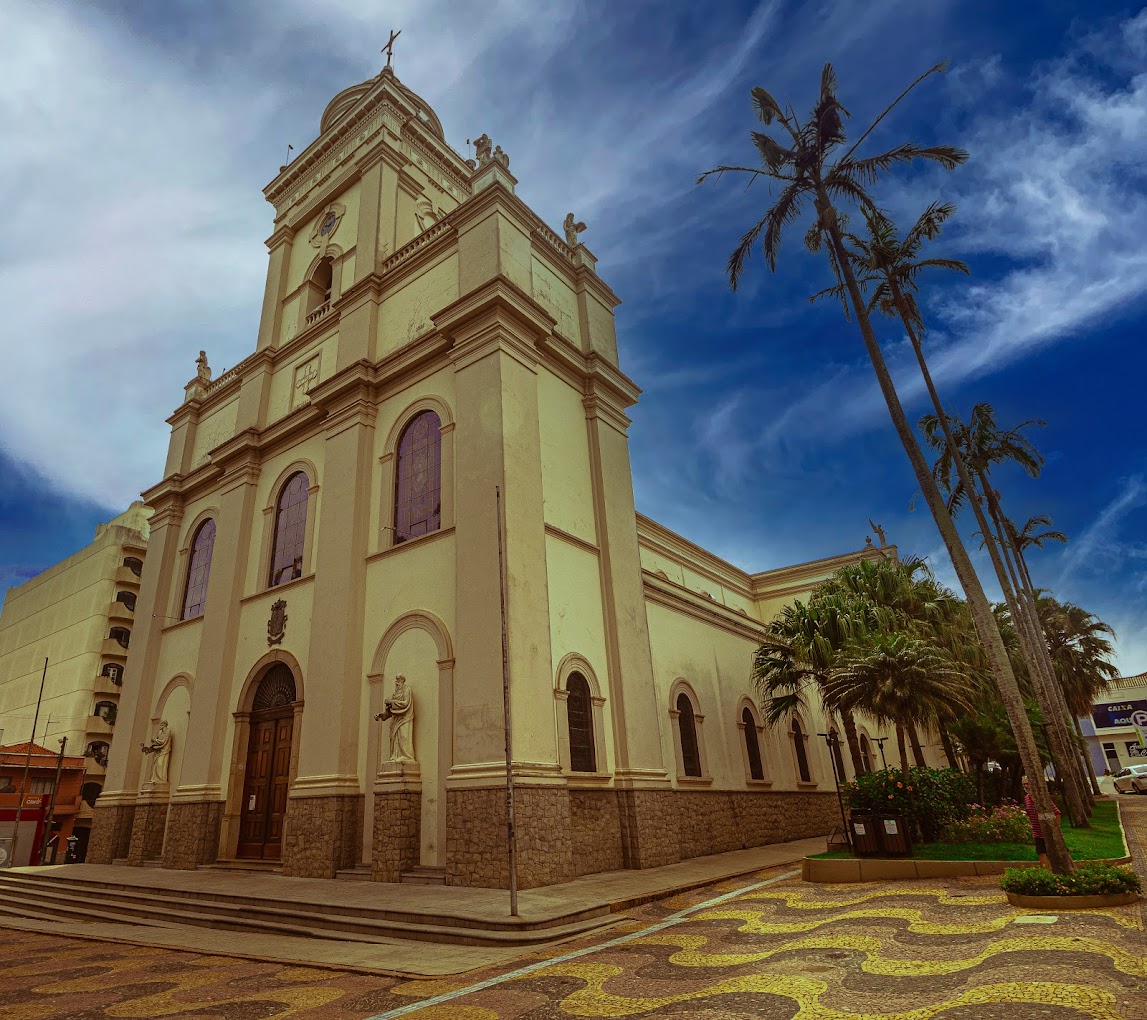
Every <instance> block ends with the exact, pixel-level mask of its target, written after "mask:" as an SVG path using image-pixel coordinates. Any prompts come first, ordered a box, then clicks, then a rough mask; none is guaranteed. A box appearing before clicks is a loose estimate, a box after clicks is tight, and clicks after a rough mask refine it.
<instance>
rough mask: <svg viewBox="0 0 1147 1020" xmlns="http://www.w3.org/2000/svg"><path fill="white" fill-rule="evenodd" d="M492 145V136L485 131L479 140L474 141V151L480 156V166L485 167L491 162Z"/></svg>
mask: <svg viewBox="0 0 1147 1020" xmlns="http://www.w3.org/2000/svg"><path fill="white" fill-rule="evenodd" d="M491 148H492V143H491V142H490V136H489V135H488V134H486V132H485V131H483V132H482V133H481V134H480V135H479V136H478V137H477V138H475V139H474V151H475V153H476V154H477V156H478V165H479V166H485V165H486V164H487V163H489V162H490V160H491V158H492V157H491V154H490V150H491Z"/></svg>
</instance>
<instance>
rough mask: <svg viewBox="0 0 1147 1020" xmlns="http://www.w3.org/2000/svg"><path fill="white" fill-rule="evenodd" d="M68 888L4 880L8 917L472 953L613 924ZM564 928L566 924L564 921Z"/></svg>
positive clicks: (605, 917) (11, 877)
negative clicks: (418, 945) (511, 924)
mask: <svg viewBox="0 0 1147 1020" xmlns="http://www.w3.org/2000/svg"><path fill="white" fill-rule="evenodd" d="M83 884H86V883H77V882H74V881H68V880H56V881H52V880H51V879H50V878H45V877H42V876H29V875H16V874H12V873H9V874H7V875H0V894H2V895H0V903H2V912H3V913H7V914H11V915H15V916H36V917H40V918H44V917H47V918H53V917H54V918H56V919H60V918H69V919H72V920H79V921H99V922H112V923H119V924H124V923H126V924H143V925H149V926H172V925H174V926H192V927H206V928H220V929H227V930H232V931H248V932H251V931H257V932H266V933H273V934H279V935H295V936H303V937H308V938H322V939H333V940H338V941H353V942H379V943H389V942H392V941H394V940H395V939H402V940H415V941H425V942H440V943H450V944H456V945H471V946H492V945H501V946H532V945H537V944H539V943H542V942H549V941H553V940H556V939H563V938H569V937H571V936H573V935H580V934H583V933H585V932H589V931H593V930H595V929H597V928H600V927H602V926H604V925H607V924H611V923H612V922H613V921H614V920H616V919H615V918H613V917H612V916H611V915H609V914H608V913H605V914H600V915H599V916H596V917H589V918H582V919H578V920H575V921H569V922H565V923H559V924H551V925H546V926H544V927H532V928H524V929H522V928H519V929H517V930H500V929H498V928H483V927H480V926H479V925H477V924H475V923H474V922H473V921H471V922H470V923H469V924H468V925H465V924H463V925H460V924H458V923H451V922H450V921H449V920H446V923H436V922H441V921H443V920H445V919H442V918H429V917H425V916H418V915H415V916H411V917H408V918H404V919H401V920H398V919H390V918H384V917H378V916H354V915H347V914H345V913H342V912H338V913H336V912H335V911H336V910H339V909H340V908H335V907H331V908H328V909H329V912H327V911H324V910H322V909H320V908H321V905H318V904H288V903H285V902H280V901H273V900H272V901H268V900H262V901H258V902H234V899H235V898H233V897H229V896H218V895H215V896H211V897H208V898H204V899H196V898H191V897H188V896H171V895H169V891H168V890H156V889H148V890H143V889H140V888H138V887H124V886H118V887H114V888H110V889H109V888H107V887H99V888H92V889H82V888H76V886H77V885H83ZM560 920H562V921H564V920H565V919H560Z"/></svg>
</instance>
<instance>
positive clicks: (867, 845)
mask: <svg viewBox="0 0 1147 1020" xmlns="http://www.w3.org/2000/svg"><path fill="white" fill-rule="evenodd" d="M848 828H849V831H850V832H851V833H852V848H853V850H855V851H856V854H857V856H859V857H878V856H879V855H880V850H881V847H880V835H879V833H878V831H877V823H876V816H875V815H872V814H870V813H869V812H867V811H852V812H850V813H849V816H848Z"/></svg>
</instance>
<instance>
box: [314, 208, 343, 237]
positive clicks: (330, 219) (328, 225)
mask: <svg viewBox="0 0 1147 1020" xmlns="http://www.w3.org/2000/svg"><path fill="white" fill-rule="evenodd" d="M338 222H339V218H338V216H336V215H335V213H334V211H333V210H332V211H331V212H329V213H327V218H326V219H325V220H323V225H322V227H321V228H320V230H319V236H320V237H326V236H327V234H329V233H331V232H332V231H333V230H334V229H335V227H336V226H338Z"/></svg>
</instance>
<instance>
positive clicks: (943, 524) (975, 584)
mask: <svg viewBox="0 0 1147 1020" xmlns="http://www.w3.org/2000/svg"><path fill="white" fill-rule="evenodd" d="M816 185H817V201H816V206H817V213H818V216H819V217H820V224H821V227H822V229H823V230H824V232H825V234H826V235H827V237H828V240H829V243H830V245H831V248H832V254H833V259H834V261H835V263H836V268H837V271H838V272H839V273H840V275H841V278H842V279H843V281H844V284H845V288H846V289H847V291H848V296H849V300H850V303H851V304H852V308H853V312H854V313H855V315H856V321H857V325H858V326H859V327H860V333H861V336H862V337H863V338H864V346H865V348H866V349H867V350H868V357H869V359H870V360H871V361H872V367H873V369H874V371H875V372H876V379H877V382H878V383H879V385H880V391H881V393H882V394H883V395H884V400H885V403H886V404H887V405H888V412H889V414H890V415H891V417H892V423H893V425H894V426H895V428H896V433H897V435H898V436H899V437H900V442H901V443H902V445H903V446H904V452H905V453H907V455H908V460H909V462H910V463H911V465H912V470H913V472H914V474H915V476H916V481H917V484H918V485H919V486H920V491H921V492H922V493H923V494H924V500H925V502H926V503H927V504H928V509H929V510H931V512H932V517H933V518H934V519H935V521H936V527H937V529H938V530H939V532H940V536H941V537H942V538H943V540H944V545H945V547H946V548H947V550H948V555H949V556H950V557H951V559H952V566H953V568H954V569H955V571H956V576H957V578H959V581H960V585H961V587H962V588H963V589H964V594H965V596H966V597H967V599H968V607H969V609H970V611H971V613H972V619H973V621H974V622H975V625H976V633H977V634H978V635H979V637H980V641H981V642H983V645H984V649H985V651H986V653H987V656H988V661H989V663H990V664H991V667H992V672H993V673H994V674H995V677H996V683H997V685H998V686H999V689H1000V698H1001V700H1002V701H1003V703H1004V708H1005V709H1006V711H1007V713H1008V719H1009V721H1010V722H1011V726H1012V732H1013V734H1014V735H1015V739H1016V746H1017V748H1018V750H1019V754H1020V758H1021V760H1022V761H1023V763H1024V768H1025V769H1026V770H1027V772H1028V774H1029V775H1030V776H1031V779H1032V797H1033V799H1034V801H1035V805H1036V814H1037V817H1038V818H1039V821H1040V825H1041V827H1042V829H1043V831H1044V833H1045V839H1046V841H1047V851H1048V860H1049V862H1050V864H1051V866H1052V868H1053V870H1055V871H1056V872H1059V873H1061V874H1068V873H1069V872H1070V871H1071V870H1072V863H1071V855H1070V854H1069V853H1068V851H1067V845H1066V844H1065V843H1064V841H1063V833H1062V832H1061V831H1060V828H1059V826H1058V825H1057V824H1056V818H1055V807H1054V805H1053V804H1052V800H1051V796H1050V794H1049V793H1048V791H1047V784H1046V782H1045V781H1044V776H1043V767H1042V764H1041V762H1040V758H1039V751H1038V749H1037V747H1036V742H1035V737H1034V735H1033V734H1032V730H1031V724H1030V723H1029V722H1028V717H1027V713H1026V712H1025V711H1024V703H1023V698H1022V697H1021V696H1020V689H1019V684H1018V683H1017V682H1016V678H1015V674H1014V673H1013V672H1012V668H1011V663H1010V662H1009V661H1008V657H1007V651H1006V650H1005V648H1004V642H1003V638H1002V637H1001V635H1000V632H999V628H997V627H996V623H995V620H994V619H993V617H992V610H991V606H990V605H989V603H988V597H987V596H986V595H985V594H984V589H983V587H982V586H981V584H980V579H979V578H978V577H977V576H976V571H975V568H974V567H973V566H972V561H971V559H970V558H969V556H968V551H967V550H966V549H965V548H964V543H963V541H962V540H961V538H960V533H959V532H958V531H957V530H956V526H955V524H954V523H953V522H952V518H951V515H949V513H948V509H947V507H946V506H945V505H944V500H943V497H942V496H941V495H940V488H939V486H938V485H937V484H936V480H935V479H934V478H933V477H932V473H931V471H929V470H928V464H927V462H926V461H925V459H924V453H923V451H922V450H921V449H920V445H919V443H917V441H916V436H915V435H914V434H913V432H912V428H911V426H910V425H909V424H908V418H907V416H906V415H905V414H904V408H903V406H902V405H901V403H900V397H899V396H898V395H897V393H896V387H895V385H894V384H893V382H892V376H891V374H890V373H889V371H888V365H887V363H886V362H885V361H884V355H883V353H882V352H881V350H880V344H879V343H878V342H877V340H876V334H875V333H874V332H873V330H872V323H871V321H870V320H869V317H868V310H867V308H866V306H865V302H864V298H863V296H862V295H861V293H860V286H859V284H857V282H856V276H855V275H854V274H853V272H852V267H851V266H850V265H849V261H848V253H847V252H846V251H845V248H844V238H843V237H842V235H841V230H840V224H839V221H838V219H837V214H836V210H835V209H834V208H833V205H832V202H831V201H830V200H829V197H828V194H827V192H826V191H825V189H824V185H823V184H822V183H821V181H820V180H819V178H818V179H817V181H816ZM940 418H941V421H944V420H945V419H944V416H943V415H941V416H940Z"/></svg>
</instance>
